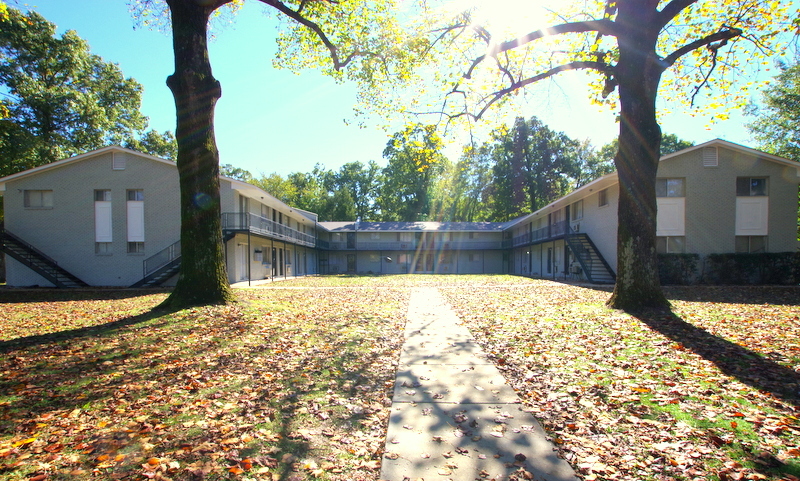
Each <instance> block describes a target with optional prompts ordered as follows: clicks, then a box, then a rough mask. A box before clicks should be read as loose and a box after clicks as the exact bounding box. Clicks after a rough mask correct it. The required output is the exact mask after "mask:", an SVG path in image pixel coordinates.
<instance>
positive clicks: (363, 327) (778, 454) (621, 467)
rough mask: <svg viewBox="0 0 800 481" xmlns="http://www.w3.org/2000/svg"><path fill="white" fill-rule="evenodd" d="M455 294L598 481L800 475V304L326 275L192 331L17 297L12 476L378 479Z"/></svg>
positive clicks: (769, 291)
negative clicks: (425, 293) (388, 435)
mask: <svg viewBox="0 0 800 481" xmlns="http://www.w3.org/2000/svg"><path fill="white" fill-rule="evenodd" d="M415 286H424V287H433V286H436V287H439V288H440V289H441V290H442V292H443V293H444V294H445V296H446V297H447V298H448V299H449V300H450V302H451V304H452V305H453V306H454V307H455V308H456V310H457V311H458V312H459V313H460V315H461V316H462V318H463V319H464V320H465V322H466V324H467V326H468V327H469V328H470V329H471V330H472V332H473V334H474V335H475V336H476V338H477V339H478V341H479V342H480V343H482V345H483V346H484V348H485V349H486V351H487V352H489V353H490V355H491V356H492V358H493V359H494V360H495V362H496V364H497V365H498V366H499V367H500V368H501V369H502V370H503V371H504V374H505V375H506V376H507V378H508V379H509V382H510V383H511V384H512V385H513V386H514V387H515V388H516V389H517V391H518V392H519V394H520V397H521V398H522V400H523V402H524V403H525V404H526V406H527V407H528V408H529V409H530V410H531V411H532V412H533V413H534V414H535V415H536V416H537V417H538V418H539V419H540V420H541V421H542V423H543V424H544V426H545V428H546V429H547V430H548V432H549V434H550V436H551V438H552V440H553V441H554V442H555V443H556V445H557V446H558V447H559V449H560V450H561V454H562V455H563V456H564V457H565V458H566V459H567V460H568V461H569V462H570V463H571V464H572V466H573V467H574V468H575V470H576V472H578V473H579V474H580V475H581V477H583V478H585V479H629V480H639V479H644V480H666V479H719V480H722V481H729V480H737V479H755V480H759V479H770V480H779V479H785V480H796V479H798V478H800V420H798V418H800V407H799V406H800V372H799V371H800V319H798V317H799V316H800V288H794V287H792V288H777V287H776V288H717V287H692V288H685V289H683V288H682V289H678V288H675V289H668V290H667V294H668V297H669V298H670V299H673V306H674V309H673V313H672V314H670V313H663V312H661V313H658V312H653V313H646V314H642V315H639V316H637V317H634V316H630V315H628V314H624V313H621V312H619V311H613V310H609V309H606V308H605V307H604V305H603V302H604V301H605V299H607V297H608V292H606V291H603V290H596V289H588V288H582V287H577V286H570V285H563V284H557V283H552V282H547V281H537V280H530V279H524V278H516V277H510V276H393V277H378V276H376V277H346V276H336V277H320V278H309V279H298V280H289V281H283V282H279V283H275V284H272V285H270V286H268V287H265V288H253V289H237V290H236V293H237V296H238V297H239V300H240V302H239V303H237V304H236V305H233V306H225V307H205V308H197V309H191V310H184V311H179V312H176V313H172V314H153V313H150V308H151V307H152V306H154V305H157V304H158V303H159V302H160V301H161V300H163V299H164V297H165V296H166V293H165V292H159V291H115V290H109V291H103V290H99V291H76V292H69V291H49V290H33V291H15V290H0V480H17V479H37V480H40V481H41V480H58V479H65V480H66V479H81V478H97V479H175V480H190V479H259V480H262V479H264V480H279V479H280V480H293V481H294V480H302V479H323V480H325V479H329V480H372V481H374V480H377V478H378V468H379V466H380V459H381V456H382V452H383V443H384V434H385V425H386V422H387V418H388V414H389V408H388V404H389V398H390V396H391V392H392V387H393V380H394V371H395V367H396V363H397V359H398V356H399V348H400V343H401V342H402V326H403V323H404V314H405V306H406V304H407V300H408V295H409V293H410V288H411V287H415Z"/></svg>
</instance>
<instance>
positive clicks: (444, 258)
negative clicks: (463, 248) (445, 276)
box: [439, 252, 453, 264]
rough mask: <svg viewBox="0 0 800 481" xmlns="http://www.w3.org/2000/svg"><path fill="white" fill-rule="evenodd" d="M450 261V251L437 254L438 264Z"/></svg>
mask: <svg viewBox="0 0 800 481" xmlns="http://www.w3.org/2000/svg"><path fill="white" fill-rule="evenodd" d="M452 263H453V253H452V252H443V253H441V254H439V264H452Z"/></svg>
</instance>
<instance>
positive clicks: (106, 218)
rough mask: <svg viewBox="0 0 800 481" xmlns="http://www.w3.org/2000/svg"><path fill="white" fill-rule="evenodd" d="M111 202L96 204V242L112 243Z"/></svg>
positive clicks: (98, 202)
mask: <svg viewBox="0 0 800 481" xmlns="http://www.w3.org/2000/svg"><path fill="white" fill-rule="evenodd" d="M112 232H113V229H112V224H111V202H109V201H97V202H95V203H94V241H95V242H112V239H113V236H112Z"/></svg>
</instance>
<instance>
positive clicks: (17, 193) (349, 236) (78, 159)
mask: <svg viewBox="0 0 800 481" xmlns="http://www.w3.org/2000/svg"><path fill="white" fill-rule="evenodd" d="M799 182H800V164H798V163H796V162H794V161H790V160H787V159H783V158H780V157H776V156H774V155H770V154H766V153H764V152H760V151H757V150H754V149H750V148H747V147H743V146H741V145H737V144H733V143H730V142H726V141H723V140H713V141H710V142H706V143H704V144H701V145H698V146H695V147H691V148H689V149H685V150H682V151H680V152H676V153H674V154H670V155H666V156H664V157H663V158H662V159H661V162H660V164H659V169H658V180H657V186H656V193H657V197H658V217H657V235H658V239H657V250H658V252H662V253H694V254H697V255H698V256H701V257H702V256H707V255H709V254H716V253H732V252H794V251H796V250H797V245H798V243H797V219H798V216H797V212H798V183H799ZM0 193H2V195H3V196H4V209H5V226H4V227H5V229H4V231H3V232H2V240H3V243H2V249H3V252H4V253H5V257H6V279H7V285H9V286H35V285H38V286H59V287H72V286H81V285H91V286H149V285H161V284H165V285H169V284H170V283H174V280H175V275H176V273H177V270H178V266H179V265H180V239H179V237H180V205H179V191H178V172H177V167H176V164H175V163H174V162H171V161H167V160H163V159H159V158H157V157H153V156H149V155H146V154H141V153H138V152H134V151H131V150H128V149H124V148H121V147H116V146H112V147H106V148H103V149H99V150H96V151H93V152H88V153H86V154H83V155H78V156H75V157H72V158H69V159H65V160H62V161H59V162H55V163H52V164H48V165H44V166H41V167H37V168H35V169H30V170H27V171H24V172H20V173H18V174H14V175H11V176H8V177H5V178H1V179H0ZM220 194H221V204H222V237H223V240H224V243H225V254H226V261H227V272H228V279H229V281H230V282H240V281H246V280H257V279H265V278H276V277H289V276H302V275H309V274H333V273H364V274H366V273H373V274H399V273H419V274H421V273H446V274H478V273H513V274H518V275H525V276H533V277H546V278H574V279H581V280H589V281H591V282H613V280H614V273H615V270H616V262H617V253H616V248H617V246H616V235H617V204H618V199H619V182H618V179H617V175H616V173H612V174H609V175H606V176H604V177H601V178H599V179H596V180H594V181H593V182H591V183H589V184H587V185H584V186H583V187H581V188H579V189H577V190H575V191H574V192H572V193H570V194H569V195H566V196H564V197H562V198H560V199H558V200H556V201H554V202H552V203H550V204H549V205H547V206H545V207H544V208H542V209H539V210H538V211H536V212H533V213H531V214H529V215H526V216H522V217H520V218H518V219H515V220H512V221H510V222H505V223H496V222H450V223H447V222H445V223H440V222H318V219H317V216H316V214H314V213H311V212H306V211H303V210H300V209H296V208H293V207H291V206H288V205H286V204H284V203H283V202H281V201H279V200H278V199H276V198H274V197H273V196H271V195H270V194H269V193H267V192H264V191H263V190H261V189H260V188H258V187H256V186H254V185H251V184H248V183H245V182H242V181H239V180H236V179H230V178H227V177H220Z"/></svg>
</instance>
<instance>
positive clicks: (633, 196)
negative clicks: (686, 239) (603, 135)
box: [608, 0, 669, 310]
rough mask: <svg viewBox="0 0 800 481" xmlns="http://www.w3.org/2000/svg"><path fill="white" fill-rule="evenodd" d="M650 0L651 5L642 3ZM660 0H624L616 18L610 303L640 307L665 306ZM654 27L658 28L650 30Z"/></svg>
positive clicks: (623, 307) (623, 306)
mask: <svg viewBox="0 0 800 481" xmlns="http://www.w3.org/2000/svg"><path fill="white" fill-rule="evenodd" d="M642 3H647V4H649V5H642ZM657 3H658V2H657V1H656V0H647V1H646V2H642V0H636V1H620V2H619V3H618V5H619V15H618V17H617V22H618V23H619V24H621V25H623V26H625V33H624V34H623V35H621V36H620V37H619V47H620V50H619V62H618V63H617V69H616V71H615V74H616V78H617V81H618V82H619V83H618V88H619V96H620V115H621V118H620V133H619V151H618V152H617V156H616V158H615V163H616V166H617V172H618V174H619V191H620V192H619V210H618V219H619V225H618V228H617V282H616V285H615V286H614V293H613V294H612V296H611V299H609V301H608V305H609V306H610V307H613V308H617V309H624V310H636V309H641V308H646V307H667V306H669V302H668V301H667V299H666V298H665V297H664V294H663V292H662V290H661V284H660V283H659V280H658V257H657V255H656V192H655V184H656V173H657V170H658V160H659V147H660V144H661V128H660V127H659V125H658V121H657V120H656V104H655V103H656V93H657V89H658V84H659V81H660V79H661V73H662V72H663V67H662V65H661V64H660V63H659V61H658V58H657V56H656V55H655V45H656V39H657V36H658V33H659V32H658V29H654V28H650V29H648V28H647V26H648V25H652V24H653V15H654V14H655V12H656V9H655V8H656V5H657ZM649 30H656V31H652V32H651V31H649Z"/></svg>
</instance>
